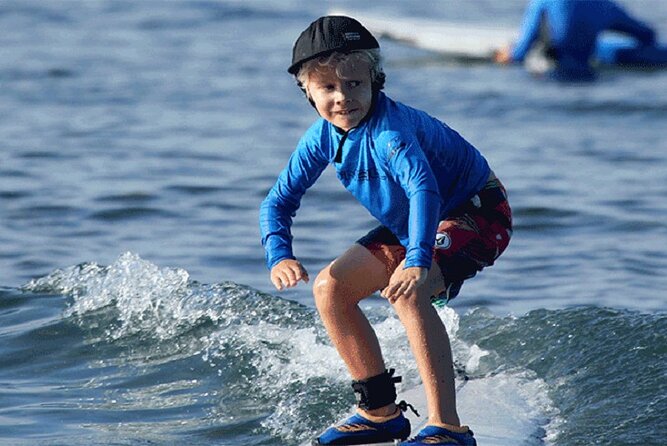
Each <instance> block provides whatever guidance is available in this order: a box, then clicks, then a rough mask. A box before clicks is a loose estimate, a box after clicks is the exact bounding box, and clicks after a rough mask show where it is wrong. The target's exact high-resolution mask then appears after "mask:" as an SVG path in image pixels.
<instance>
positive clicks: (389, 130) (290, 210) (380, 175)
mask: <svg viewBox="0 0 667 446" xmlns="http://www.w3.org/2000/svg"><path fill="white" fill-rule="evenodd" d="M338 152H340V153H338ZM337 153H338V156H336V155H337ZM329 164H333V165H334V166H335V169H336V175H337V177H338V179H339V180H340V182H341V183H342V184H343V185H344V186H345V188H346V189H347V190H348V191H349V192H351V193H352V195H353V196H354V197H355V198H356V199H357V200H358V201H359V202H360V203H361V204H362V205H363V206H364V207H366V209H368V211H369V212H370V213H371V215H373V216H374V217H375V218H377V219H378V220H379V221H380V223H381V224H383V225H385V226H387V227H388V228H389V229H390V230H391V231H392V232H393V233H394V234H395V235H396V237H397V238H398V239H399V240H400V242H401V244H402V245H403V246H404V247H405V248H406V262H405V267H406V268H407V267H411V266H419V267H425V268H430V266H431V258H432V249H433V243H434V239H435V232H436V227H437V224H438V221H439V219H442V218H444V217H445V216H446V215H447V214H448V212H449V211H451V210H452V209H454V208H456V207H457V206H458V205H460V204H462V203H463V202H464V201H465V200H467V199H469V198H470V197H471V196H473V195H474V194H475V193H477V192H478V191H479V190H480V189H481V188H482V187H483V185H484V184H485V182H486V180H487V178H488V176H489V173H490V169H489V165H488V163H487V162H486V160H485V159H484V157H483V156H482V155H481V154H480V153H479V151H478V150H477V149H475V147H473V146H472V145H471V144H470V143H468V142H467V141H466V140H464V139H463V138H462V137H461V136H460V135H459V134H458V133H457V132H455V131H454V130H452V129H451V128H449V127H448V126H447V125H446V124H444V123H442V122H441V121H439V120H437V119H435V118H433V117H431V116H429V115H428V114H427V113H425V112H422V111H419V110H416V109H414V108H411V107H408V106H406V105H403V104H401V103H399V102H396V101H393V100H391V99H390V98H388V97H387V96H386V95H385V94H384V93H382V92H378V93H377V97H376V100H375V106H374V107H373V109H372V111H371V112H370V115H369V116H367V117H366V119H364V120H363V121H362V122H361V123H360V124H359V125H358V126H357V127H355V128H353V129H351V130H350V131H348V132H343V131H341V130H340V129H339V128H337V127H335V126H334V125H332V124H331V123H329V122H328V121H326V120H324V119H322V118H320V119H318V120H317V121H316V122H315V123H314V124H313V125H312V126H311V127H310V128H309V129H308V130H307V131H306V133H305V134H304V135H303V137H302V138H301V140H300V141H299V143H298V145H297V147H296V150H295V151H294V152H293V153H292V156H291V157H290V159H289V161H288V163H287V166H286V167H285V169H284V170H283V171H282V172H281V173H280V175H279V177H278V180H277V181H276V183H275V185H274V186H273V188H272V189H271V190H270V191H269V193H268V195H267V197H266V199H265V200H264V201H263V202H262V205H261V208H260V230H261V233H262V244H263V245H264V248H265V250H266V263H267V266H268V267H269V269H270V268H272V267H273V266H274V265H276V264H277V263H278V262H280V261H281V260H283V259H293V258H294V256H293V253H292V235H291V231H290V228H291V225H292V218H293V217H294V216H295V215H296V211H297V209H298V208H299V204H300V201H301V197H302V196H303V194H304V193H305V192H306V190H307V189H308V188H309V187H310V186H311V185H313V183H314V182H315V181H316V180H317V178H318V177H319V176H320V174H321V173H322V172H323V171H324V169H325V168H326V167H327V166H328V165H329Z"/></svg>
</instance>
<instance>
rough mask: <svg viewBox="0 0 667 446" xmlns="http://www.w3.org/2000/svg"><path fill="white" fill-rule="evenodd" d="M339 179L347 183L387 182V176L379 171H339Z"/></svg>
mask: <svg viewBox="0 0 667 446" xmlns="http://www.w3.org/2000/svg"><path fill="white" fill-rule="evenodd" d="M338 178H340V179H341V180H345V181H351V180H356V181H370V180H386V179H387V176H386V175H383V174H381V173H379V172H378V171H377V170H340V171H338Z"/></svg>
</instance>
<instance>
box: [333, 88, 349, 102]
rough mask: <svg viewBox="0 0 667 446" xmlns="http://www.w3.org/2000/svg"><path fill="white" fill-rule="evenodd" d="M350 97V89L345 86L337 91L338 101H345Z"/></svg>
mask: <svg viewBox="0 0 667 446" xmlns="http://www.w3.org/2000/svg"><path fill="white" fill-rule="evenodd" d="M347 98H348V91H347V89H346V88H345V87H341V88H339V89H338V90H337V91H336V101H337V102H345V101H346V100H347Z"/></svg>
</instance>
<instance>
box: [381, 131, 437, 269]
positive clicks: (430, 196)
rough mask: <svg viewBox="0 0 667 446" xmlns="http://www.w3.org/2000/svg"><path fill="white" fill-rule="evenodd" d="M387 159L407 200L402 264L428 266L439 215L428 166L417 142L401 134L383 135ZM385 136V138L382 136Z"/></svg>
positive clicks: (435, 189) (435, 192) (435, 187)
mask: <svg viewBox="0 0 667 446" xmlns="http://www.w3.org/2000/svg"><path fill="white" fill-rule="evenodd" d="M384 137H385V138H386V139H385V141H383V142H381V143H383V144H385V145H387V147H388V163H389V167H390V171H391V172H393V175H394V179H395V180H396V181H397V182H398V183H399V184H400V185H401V187H403V189H404V190H405V193H406V196H407V197H408V199H409V201H410V209H409V217H408V235H409V240H410V242H409V245H408V246H406V253H405V265H404V268H410V267H415V266H418V267H422V268H426V269H429V268H430V267H431V260H432V257H433V244H434V241H435V231H436V229H437V226H438V218H439V216H440V194H439V192H438V184H437V182H436V180H435V176H434V175H433V172H432V170H431V167H430V165H429V163H428V160H427V159H426V156H425V155H424V152H423V151H422V149H421V147H420V146H419V143H418V142H417V141H416V140H414V139H403V137H402V136H401V135H397V134H389V132H388V134H387V135H384ZM383 139H384V138H383Z"/></svg>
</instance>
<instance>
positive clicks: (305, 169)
mask: <svg viewBox="0 0 667 446" xmlns="http://www.w3.org/2000/svg"><path fill="white" fill-rule="evenodd" d="M327 165H328V160H327V159H325V158H324V157H322V156H320V154H319V153H318V151H317V150H316V149H314V148H310V147H308V145H307V144H306V143H304V142H303V141H302V142H300V143H299V146H297V149H296V150H295V151H294V153H292V156H291V157H290V159H289V161H288V163H287V166H286V167H285V168H284V169H283V171H282V172H281V173H280V175H279V176H278V179H277V180H276V183H275V184H274V186H273V187H272V188H271V190H270V191H269V193H268V195H267V196H266V198H265V199H264V201H263V202H262V204H261V206H260V211H259V226H260V232H261V234H262V245H263V246H264V249H265V251H266V265H267V267H268V268H269V269H272V268H273V267H274V266H275V265H277V264H278V263H279V262H280V261H282V260H285V259H294V258H295V257H294V254H293V252H292V233H291V227H292V218H293V217H294V216H295V215H296V211H297V210H298V209H299V205H300V203H301V197H302V196H303V194H304V193H305V192H306V190H307V189H308V188H309V187H310V186H312V185H313V183H314V182H315V181H316V180H317V178H318V177H319V176H320V174H321V173H322V171H324V169H325V168H326V166H327Z"/></svg>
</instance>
